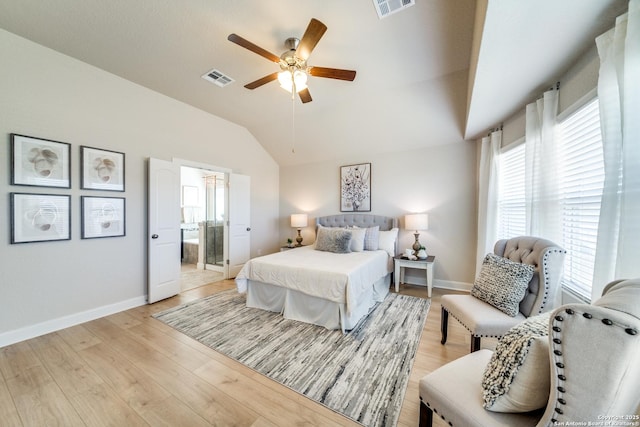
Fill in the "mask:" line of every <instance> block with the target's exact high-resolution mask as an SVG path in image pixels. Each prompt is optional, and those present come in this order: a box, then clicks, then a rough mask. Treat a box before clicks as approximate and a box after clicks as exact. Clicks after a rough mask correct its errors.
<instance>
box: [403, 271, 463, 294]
mask: <svg viewBox="0 0 640 427" xmlns="http://www.w3.org/2000/svg"><path fill="white" fill-rule="evenodd" d="M407 273H408V271H407ZM407 273H405V276H404V281H405V283H408V284H410V285H417V286H427V279H426V277H425V276H424V274H419V275H416V274H407ZM472 286H473V284H472V283H465V282H454V281H452V280H441V279H434V280H433V287H434V288H443V289H452V290H456V291H466V292H469V291H471V287H472Z"/></svg>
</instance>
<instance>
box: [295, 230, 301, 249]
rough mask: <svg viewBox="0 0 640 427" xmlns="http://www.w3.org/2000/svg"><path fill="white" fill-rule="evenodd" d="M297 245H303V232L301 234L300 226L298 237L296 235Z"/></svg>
mask: <svg viewBox="0 0 640 427" xmlns="http://www.w3.org/2000/svg"><path fill="white" fill-rule="evenodd" d="M296 242H297V243H296V246H302V234H300V229H299V228H298V237H296Z"/></svg>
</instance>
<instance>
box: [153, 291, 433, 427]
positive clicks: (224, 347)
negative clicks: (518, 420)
mask: <svg viewBox="0 0 640 427" xmlns="http://www.w3.org/2000/svg"><path fill="white" fill-rule="evenodd" d="M245 302H246V299H245V296H244V295H240V294H238V293H237V292H236V291H235V290H231V291H224V292H220V293H217V294H214V295H211V296H208V297H206V298H203V299H199V300H196V301H192V302H189V303H187V304H184V305H182V306H179V307H174V308H172V309H169V310H166V311H163V312H161V313H158V314H155V315H154V316H153V317H155V318H156V319H158V320H160V321H162V322H164V323H166V324H168V325H170V326H171V327H173V328H175V329H177V330H178V331H180V332H182V333H184V334H186V335H188V336H190V337H192V338H194V339H196V340H198V341H199V342H201V343H203V344H205V345H207V346H209V347H211V348H212V349H214V350H216V351H219V352H220V353H223V354H225V355H227V356H229V357H231V358H233V359H235V360H237V361H239V362H241V363H242V364H244V365H246V366H248V367H250V368H251V369H254V370H255V371H257V372H259V373H261V374H263V375H266V376H267V377H269V378H271V379H273V380H275V381H277V382H279V383H281V384H283V385H285V386H287V387H289V388H291V389H293V390H295V391H297V392H298V393H301V394H303V395H304V396H307V397H308V398H310V399H313V400H314V401H316V402H319V403H321V404H323V405H325V406H327V407H328V408H330V409H332V410H334V411H336V412H338V413H341V414H343V415H345V416H347V417H349V418H351V419H353V420H354V421H357V422H359V423H360V424H362V425H365V426H395V425H396V423H397V421H398V417H399V415H400V408H401V407H402V401H403V399H404V393H405V390H406V387H407V383H408V381H409V374H410V372H411V367H412V365H413V360H414V358H415V354H416V351H417V348H418V343H419V342H420V336H421V334H422V329H423V328H424V322H425V320H426V318H427V313H428V312H429V304H430V300H427V299H422V298H416V297H411V296H408V295H399V294H395V293H390V294H389V295H388V296H387V297H386V298H385V300H384V301H383V302H382V303H380V304H379V305H378V307H377V308H376V309H375V310H374V311H373V312H372V313H371V314H370V315H369V316H368V317H367V318H366V319H365V320H364V321H362V322H361V323H360V324H359V325H358V326H357V327H356V328H355V329H353V330H352V331H351V332H349V333H347V334H344V335H343V334H342V332H340V331H329V330H327V329H325V328H323V327H319V326H314V325H310V324H307V323H302V322H297V321H293V320H286V319H284V318H283V317H282V316H281V315H280V314H276V313H271V312H268V311H263V310H258V309H255V308H247V307H245Z"/></svg>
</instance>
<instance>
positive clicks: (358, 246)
mask: <svg viewBox="0 0 640 427" xmlns="http://www.w3.org/2000/svg"><path fill="white" fill-rule="evenodd" d="M349 231H351V252H362V251H363V250H364V238H365V236H366V234H367V229H366V228H356V227H354V228H349Z"/></svg>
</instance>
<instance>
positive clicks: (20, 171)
mask: <svg viewBox="0 0 640 427" xmlns="http://www.w3.org/2000/svg"><path fill="white" fill-rule="evenodd" d="M11 184H12V185H32V186H37V187H58V188H71V144H68V143H66V142H60V141H52V140H50V139H42V138H35V137H32V136H26V135H18V134H15V133H12V134H11Z"/></svg>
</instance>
